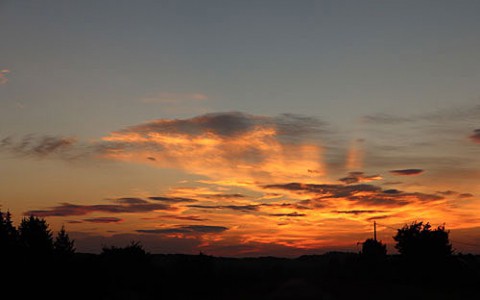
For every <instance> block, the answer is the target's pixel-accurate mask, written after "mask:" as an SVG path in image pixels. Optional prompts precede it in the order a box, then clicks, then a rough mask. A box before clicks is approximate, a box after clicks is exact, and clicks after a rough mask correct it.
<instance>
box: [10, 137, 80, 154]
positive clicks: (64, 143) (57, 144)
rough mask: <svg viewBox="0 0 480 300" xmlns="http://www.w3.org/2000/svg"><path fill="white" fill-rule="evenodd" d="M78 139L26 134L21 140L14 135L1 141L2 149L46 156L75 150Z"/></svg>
mask: <svg viewBox="0 0 480 300" xmlns="http://www.w3.org/2000/svg"><path fill="white" fill-rule="evenodd" d="M75 143H76V139H75V138H72V137H57V136H49V135H43V136H34V135H26V136H24V137H23V138H22V139H20V140H15V139H14V138H12V137H6V138H3V139H2V140H1V141H0V150H2V151H8V152H10V153H12V154H15V155H21V156H32V157H40V158H44V157H47V156H51V155H64V154H68V153H69V151H71V150H73V148H74V147H73V146H74V145H75Z"/></svg>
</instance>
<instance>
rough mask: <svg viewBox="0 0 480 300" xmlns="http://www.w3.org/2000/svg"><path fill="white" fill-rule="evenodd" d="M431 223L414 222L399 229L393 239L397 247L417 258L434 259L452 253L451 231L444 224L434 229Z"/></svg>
mask: <svg viewBox="0 0 480 300" xmlns="http://www.w3.org/2000/svg"><path fill="white" fill-rule="evenodd" d="M431 227H432V226H431V225H430V224H429V223H425V224H424V223H423V222H413V223H412V224H411V225H405V226H403V227H402V228H401V229H398V231H397V234H396V235H395V236H394V237H393V239H394V240H395V241H396V242H397V244H396V245H395V248H397V250H398V252H400V254H402V255H403V256H404V257H408V258H416V259H434V258H441V257H447V256H450V255H451V254H452V252H453V251H452V245H451V244H450V241H449V239H448V234H449V231H447V230H445V227H444V226H438V227H437V228H436V229H434V230H432V229H431Z"/></svg>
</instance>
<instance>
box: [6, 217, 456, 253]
mask: <svg viewBox="0 0 480 300" xmlns="http://www.w3.org/2000/svg"><path fill="white" fill-rule="evenodd" d="M393 239H394V240H395V241H396V245H395V248H396V249H397V250H398V252H399V253H400V254H401V255H402V256H403V257H405V258H411V259H422V260H424V259H430V260H431V259H434V258H444V257H448V256H450V255H452V254H453V249H452V245H451V244H450V241H449V231H448V230H446V229H445V226H438V227H437V228H432V226H431V225H430V224H429V223H424V222H413V223H412V224H406V225H404V226H403V227H402V228H400V229H398V230H397V233H396V235H395V236H394V237H393ZM74 244H75V241H74V240H73V239H71V238H70V236H69V235H68V233H67V232H66V231H65V227H64V226H62V228H61V229H60V231H58V233H57V235H56V237H55V238H53V233H52V231H51V230H50V228H49V225H48V223H47V222H46V220H45V219H43V218H39V217H36V216H34V215H30V216H28V217H24V218H23V219H22V220H21V222H20V225H19V226H18V228H17V227H15V226H14V225H13V222H12V215H11V213H10V212H9V211H7V212H6V213H3V212H2V211H0V255H2V256H3V255H9V256H11V257H16V256H19V255H21V256H24V257H32V258H39V257H48V256H56V257H70V256H73V254H74V253H75V246H74ZM146 254H147V253H146V252H145V250H144V249H143V247H142V245H141V244H140V243H139V242H132V243H131V244H130V245H128V246H126V247H124V248H120V247H114V246H112V247H104V248H103V249H102V255H103V256H122V257H127V256H137V257H143V256H145V255H146ZM361 254H362V255H363V256H364V257H367V258H379V257H384V256H386V254H387V247H386V244H384V243H382V241H378V240H376V239H366V240H365V242H363V243H362V251H361Z"/></svg>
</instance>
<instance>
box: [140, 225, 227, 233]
mask: <svg viewBox="0 0 480 300" xmlns="http://www.w3.org/2000/svg"><path fill="white" fill-rule="evenodd" d="M226 230H228V228H227V227H224V226H210V225H179V226H176V227H170V228H156V229H138V230H136V232H139V233H150V234H187V235H188V234H210V233H222V232H224V231H226Z"/></svg>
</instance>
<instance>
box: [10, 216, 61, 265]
mask: <svg viewBox="0 0 480 300" xmlns="http://www.w3.org/2000/svg"><path fill="white" fill-rule="evenodd" d="M18 231H19V238H20V243H21V246H22V247H23V248H24V251H25V254H26V255H28V256H34V257H37V256H49V255H51V254H52V253H53V238H52V232H51V231H50V229H49V228H48V224H47V222H46V221H45V220H44V219H42V218H38V217H35V216H33V215H32V216H30V217H28V218H23V219H22V222H21V223H20V227H19V228H18Z"/></svg>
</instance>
